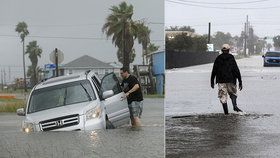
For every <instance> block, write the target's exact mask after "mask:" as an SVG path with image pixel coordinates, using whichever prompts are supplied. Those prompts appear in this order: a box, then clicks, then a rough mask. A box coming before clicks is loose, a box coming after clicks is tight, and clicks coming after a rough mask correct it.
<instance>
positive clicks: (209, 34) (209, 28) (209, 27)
mask: <svg viewBox="0 0 280 158" xmlns="http://www.w3.org/2000/svg"><path fill="white" fill-rule="evenodd" d="M210 40H211V22H209V25H208V42H207V43H208V44H210Z"/></svg>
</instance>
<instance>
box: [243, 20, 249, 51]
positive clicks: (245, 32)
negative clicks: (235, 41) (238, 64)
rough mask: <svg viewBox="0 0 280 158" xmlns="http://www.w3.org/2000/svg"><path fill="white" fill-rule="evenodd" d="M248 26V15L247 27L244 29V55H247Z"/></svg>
mask: <svg viewBox="0 0 280 158" xmlns="http://www.w3.org/2000/svg"><path fill="white" fill-rule="evenodd" d="M248 24H249V20H248V15H247V16H246V23H245V27H244V55H245V56H246V55H247V34H248Z"/></svg>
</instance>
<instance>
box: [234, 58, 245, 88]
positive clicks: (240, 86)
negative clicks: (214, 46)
mask: <svg viewBox="0 0 280 158" xmlns="http://www.w3.org/2000/svg"><path fill="white" fill-rule="evenodd" d="M233 65H234V75H235V76H236V78H237V79H238V83H239V90H242V88H243V86H242V79H241V73H240V70H239V68H238V65H237V63H236V61H235V58H234V57H233Z"/></svg>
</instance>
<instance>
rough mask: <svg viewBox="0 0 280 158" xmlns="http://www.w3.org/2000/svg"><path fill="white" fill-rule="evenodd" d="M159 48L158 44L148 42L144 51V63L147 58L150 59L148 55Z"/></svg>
mask: <svg viewBox="0 0 280 158" xmlns="http://www.w3.org/2000/svg"><path fill="white" fill-rule="evenodd" d="M158 49H159V46H156V45H155V44H154V43H149V45H148V46H147V51H146V63H148V61H149V59H150V55H151V54H152V53H153V52H155V51H157V50H158Z"/></svg>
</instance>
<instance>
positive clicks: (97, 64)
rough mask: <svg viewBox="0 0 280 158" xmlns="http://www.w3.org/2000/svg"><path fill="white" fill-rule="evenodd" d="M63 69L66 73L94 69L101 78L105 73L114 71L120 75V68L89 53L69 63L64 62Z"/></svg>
mask: <svg viewBox="0 0 280 158" xmlns="http://www.w3.org/2000/svg"><path fill="white" fill-rule="evenodd" d="M61 69H63V70H64V74H65V75H67V74H72V73H81V72H85V71H86V70H92V71H93V72H95V74H96V75H98V76H99V78H102V77H103V76H104V75H106V74H108V73H111V72H114V73H116V74H117V75H119V74H118V73H119V68H118V67H114V66H112V65H111V64H109V63H105V62H102V61H100V60H98V59H96V58H93V57H91V56H88V55H84V56H81V57H80V58H77V59H75V60H73V61H71V62H69V63H67V64H64V65H63V66H62V67H61Z"/></svg>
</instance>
